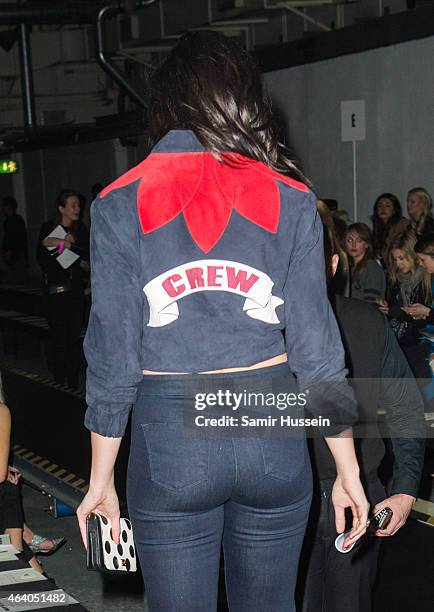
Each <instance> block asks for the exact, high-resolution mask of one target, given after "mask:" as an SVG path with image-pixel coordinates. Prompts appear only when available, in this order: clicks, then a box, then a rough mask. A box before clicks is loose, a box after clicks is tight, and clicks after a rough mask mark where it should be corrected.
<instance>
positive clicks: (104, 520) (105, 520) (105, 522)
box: [101, 515, 108, 525]
mask: <svg viewBox="0 0 434 612" xmlns="http://www.w3.org/2000/svg"><path fill="white" fill-rule="evenodd" d="M101 520H102V522H103V523H104V525H108V520H107V519H106V517H105V516H102V515H101Z"/></svg>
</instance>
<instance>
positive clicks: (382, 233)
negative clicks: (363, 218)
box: [371, 193, 402, 255]
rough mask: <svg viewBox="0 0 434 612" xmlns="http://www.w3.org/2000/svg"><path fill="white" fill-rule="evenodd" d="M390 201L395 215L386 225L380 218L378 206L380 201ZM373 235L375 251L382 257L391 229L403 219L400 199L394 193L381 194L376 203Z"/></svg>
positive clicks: (373, 216) (373, 217)
mask: <svg viewBox="0 0 434 612" xmlns="http://www.w3.org/2000/svg"><path fill="white" fill-rule="evenodd" d="M383 199H384V200H389V201H390V202H391V203H392V205H393V214H392V216H391V217H390V219H388V221H387V222H386V223H383V221H382V220H381V219H380V217H379V216H378V204H379V203H380V200H383ZM371 218H372V233H373V235H374V250H375V253H376V254H377V255H381V251H382V250H383V248H384V245H385V243H386V240H387V236H388V234H389V232H390V229H391V228H392V227H393V226H394V225H395V224H396V223H398V221H399V220H400V219H402V206H401V202H400V201H399V199H398V197H397V196H396V195H395V194H393V193H381V194H380V195H379V196H378V198H377V199H376V200H375V203H374V210H373V215H372V217H371Z"/></svg>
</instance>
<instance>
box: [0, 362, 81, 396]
mask: <svg viewBox="0 0 434 612" xmlns="http://www.w3.org/2000/svg"><path fill="white" fill-rule="evenodd" d="M0 368H1V369H2V370H6V371H7V372H12V373H13V374H18V376H23V377H24V378H28V379H30V380H33V381H35V382H39V383H41V384H43V385H47V386H48V387H51V388H52V389H56V390H57V391H63V392H64V393H69V395H73V396H74V397H78V398H80V399H86V395H85V393H84V391H76V390H75V389H70V388H69V387H66V386H64V385H59V384H58V383H56V382H54V380H53V379H52V378H47V377H46V376H41V375H39V374H35V373H34V372H27V370H22V369H21V368H17V367H16V366H15V365H13V364H11V363H9V362H7V361H1V362H0Z"/></svg>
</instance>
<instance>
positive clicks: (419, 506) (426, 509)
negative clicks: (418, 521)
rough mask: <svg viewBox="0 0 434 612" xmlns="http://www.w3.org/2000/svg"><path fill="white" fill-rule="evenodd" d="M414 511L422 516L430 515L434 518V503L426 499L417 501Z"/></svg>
mask: <svg viewBox="0 0 434 612" xmlns="http://www.w3.org/2000/svg"><path fill="white" fill-rule="evenodd" d="M413 510H416V512H421V513H422V514H429V515H430V516H431V517H434V503H433V502H431V501H427V500H426V499H417V500H416V502H415V504H414V506H413Z"/></svg>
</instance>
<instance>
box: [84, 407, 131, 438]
mask: <svg viewBox="0 0 434 612" xmlns="http://www.w3.org/2000/svg"><path fill="white" fill-rule="evenodd" d="M131 407H132V404H114V403H113V404H110V403H104V405H103V406H98V405H93V406H88V407H87V410H86V414H85V417H84V425H85V427H86V428H87V429H89V430H90V431H93V432H95V433H97V434H99V435H100V436H105V437H106V438H122V436H123V435H124V433H125V429H126V427H127V424H128V418H129V415H130V410H131Z"/></svg>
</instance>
